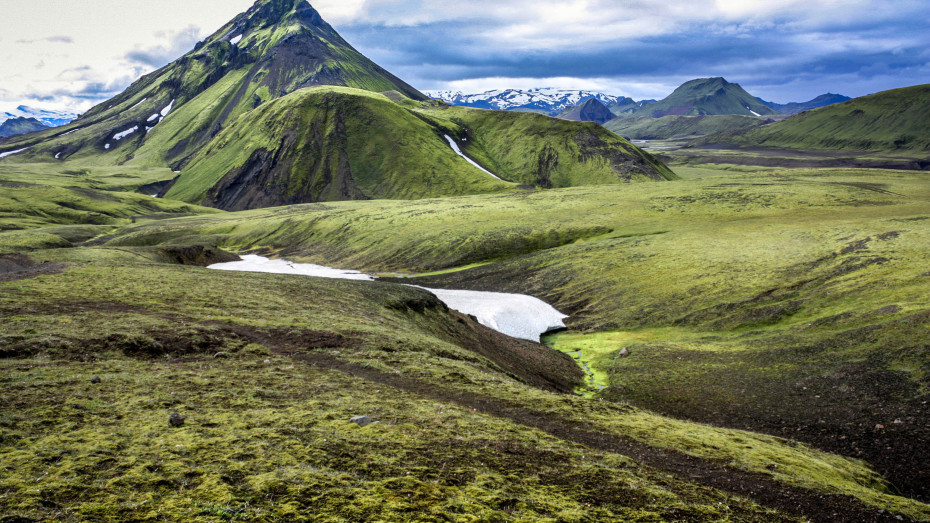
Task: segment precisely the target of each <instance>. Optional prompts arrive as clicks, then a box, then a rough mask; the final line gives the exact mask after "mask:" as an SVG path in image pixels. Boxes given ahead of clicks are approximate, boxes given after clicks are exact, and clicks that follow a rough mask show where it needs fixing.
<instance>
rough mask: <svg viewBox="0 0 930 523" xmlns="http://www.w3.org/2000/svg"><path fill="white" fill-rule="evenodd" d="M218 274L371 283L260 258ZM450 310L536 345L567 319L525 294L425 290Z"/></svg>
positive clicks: (358, 275)
mask: <svg viewBox="0 0 930 523" xmlns="http://www.w3.org/2000/svg"><path fill="white" fill-rule="evenodd" d="M207 268H208V269H216V270H222V271H242V272H266V273H275V274H298V275H303V276H316V277H319V278H337V279H346V280H361V281H373V280H374V278H372V277H371V276H369V275H367V274H365V273H362V272H359V271H348V270H341V269H333V268H331V267H324V266H322V265H314V264H311V263H294V262H290V261H287V260H270V259H268V258H265V257H262V256H256V255H254V254H247V255H245V256H242V260H240V261H236V262H228V263H217V264H214V265H211V266H209V267H207ZM411 287H418V288H421V289H424V290H427V291H429V292H431V293H433V294H434V295H436V297H437V298H439V299H440V300H442V302H443V303H445V304H446V305H447V306H449V308H450V309H454V310H457V311H459V312H461V313H463V314H471V315H472V316H474V317H475V318H477V319H478V322H479V323H481V324H482V325H484V326H486V327H489V328H491V329H494V330H496V331H498V332H501V333H503V334H506V335H508V336H512V337H514V338H520V339H524V340H530V341H534V342H536V343H539V341H540V336H542V335H543V334H545V333H546V332H549V331H552V330H556V329H564V328H565V324H564V323H563V321H562V320H564V319H565V318H567V317H568V316H567V315H565V314H562V313H561V312H559V311H557V310H556V309H555V308H553V307H552V306H551V305H549V304H548V303H546V302H544V301H542V300H540V299H538V298H534V297H532V296H527V295H525V294H507V293H500V292H482V291H468V290H448V289H428V288H426V287H419V286H417V285H411Z"/></svg>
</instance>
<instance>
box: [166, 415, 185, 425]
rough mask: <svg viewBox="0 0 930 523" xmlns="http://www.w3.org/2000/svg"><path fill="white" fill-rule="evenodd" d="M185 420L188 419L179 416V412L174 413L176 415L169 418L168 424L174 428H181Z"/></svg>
mask: <svg viewBox="0 0 930 523" xmlns="http://www.w3.org/2000/svg"><path fill="white" fill-rule="evenodd" d="M185 419H187V418H185V417H184V416H182V415H180V414H178V413H177V412H174V413H172V414H171V416H170V417H169V418H168V424H169V425H171V426H172V427H180V426H181V425H184V420H185Z"/></svg>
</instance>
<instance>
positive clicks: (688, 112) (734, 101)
mask: <svg viewBox="0 0 930 523" xmlns="http://www.w3.org/2000/svg"><path fill="white" fill-rule="evenodd" d="M708 114H740V115H743V116H766V115H774V114H778V111H776V110H775V109H772V108H771V107H769V106H767V105H765V104H764V103H762V102H760V101H759V99H758V98H756V97H754V96H752V95H751V94H749V93H747V92H746V90H745V89H743V88H742V87H740V85H739V84H734V83H730V82H728V81H726V80H725V79H723V78H698V79H696V80H691V81H690V82H685V83H684V84H682V85H681V86H680V87H679V88H678V89H675V91H674V92H673V93H672V94H670V95H669V96H668V97H666V98H665V99H663V100H660V101H659V102H657V103H654V104H648V105H645V106H643V108H642V109H640V110H638V111H636V115H637V116H648V117H652V118H660V117H662V116H669V115H676V116H703V115H708Z"/></svg>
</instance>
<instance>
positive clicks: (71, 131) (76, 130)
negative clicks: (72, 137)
mask: <svg viewBox="0 0 930 523" xmlns="http://www.w3.org/2000/svg"><path fill="white" fill-rule="evenodd" d="M78 131H80V129H71V130H70V131H68V132H66V133H61V136H65V135H68V134H71V133H76V132H78Z"/></svg>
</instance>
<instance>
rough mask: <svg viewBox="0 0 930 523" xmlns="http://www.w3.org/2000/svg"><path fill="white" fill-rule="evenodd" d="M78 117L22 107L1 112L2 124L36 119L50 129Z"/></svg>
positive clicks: (71, 114)
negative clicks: (19, 119) (8, 121)
mask: <svg viewBox="0 0 930 523" xmlns="http://www.w3.org/2000/svg"><path fill="white" fill-rule="evenodd" d="M77 117H78V115H76V114H74V113H69V112H63V111H46V110H45V109H36V108H35V107H27V106H25V105H20V106H19V107H17V108H16V109H13V110H11V111H4V112H0V124H2V123H3V122H5V121H7V120H10V119H13V118H35V119H36V120H38V121H40V122H42V123H44V124H45V125H48V126H49V127H58V126H60V125H65V124H66V123H69V122H70V121H71V120H74V119H75V118H77Z"/></svg>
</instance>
